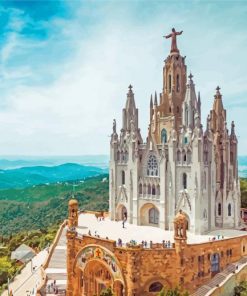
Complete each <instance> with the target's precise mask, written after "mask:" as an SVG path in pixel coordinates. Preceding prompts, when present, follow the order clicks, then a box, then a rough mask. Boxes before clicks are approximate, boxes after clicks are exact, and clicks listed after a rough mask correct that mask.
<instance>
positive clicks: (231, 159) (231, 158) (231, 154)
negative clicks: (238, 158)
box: [230, 151, 233, 163]
mask: <svg viewBox="0 0 247 296" xmlns="http://www.w3.org/2000/svg"><path fill="white" fill-rule="evenodd" d="M230 162H231V163H233V152H232V151H231V152H230Z"/></svg>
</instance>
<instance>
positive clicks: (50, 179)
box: [0, 163, 108, 189]
mask: <svg viewBox="0 0 247 296" xmlns="http://www.w3.org/2000/svg"><path fill="white" fill-rule="evenodd" d="M105 173H108V169H105V168H99V167H95V166H86V165H80V164H76V163H65V164H62V165H58V166H33V167H22V168H17V169H10V170H9V169H8V170H0V188H1V189H5V188H24V187H30V186H34V185H38V184H48V183H55V182H64V181H73V180H83V179H85V178H88V177H93V176H98V175H100V174H105Z"/></svg>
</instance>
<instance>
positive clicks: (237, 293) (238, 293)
mask: <svg viewBox="0 0 247 296" xmlns="http://www.w3.org/2000/svg"><path fill="white" fill-rule="evenodd" d="M234 296H247V281H243V282H241V283H240V284H239V285H238V286H236V287H235V288H234Z"/></svg>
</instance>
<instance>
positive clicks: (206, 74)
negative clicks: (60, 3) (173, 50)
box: [0, 7, 246, 155]
mask: <svg viewBox="0 0 247 296" xmlns="http://www.w3.org/2000/svg"><path fill="white" fill-rule="evenodd" d="M107 9H108V10H107ZM107 9H105V10H102V11H101V16H102V13H104V12H106V15H105V18H104V20H103V21H100V22H99V23H96V24H94V25H92V26H91V27H90V30H89V29H88V28H85V27H84V26H83V24H82V23H81V22H80V19H75V20H74V21H70V22H68V21H63V20H61V19H55V20H53V21H52V23H51V24H49V26H53V25H54V26H56V27H61V32H62V33H61V34H62V35H61V36H62V37H64V38H65V40H64V41H63V40H61V43H60V44H59V46H61V44H62V45H63V47H62V48H61V51H64V50H66V49H65V47H66V44H68V46H69V47H70V48H71V49H72V50H73V55H71V54H69V53H68V57H69V58H67V59H65V60H64V63H61V61H59V62H58V63H57V64H56V62H55V61H54V63H52V64H50V63H47V64H46V60H45V59H44V60H42V61H40V68H39V69H38V68H37V69H35V68H34V67H33V68H30V65H31V63H30V62H29V61H27V65H26V67H23V66H22V67H17V68H16V72H15V71H14V72H11V71H10V70H9V68H7V70H6V71H8V72H6V73H8V74H6V75H5V78H6V79H19V78H23V79H24V78H25V77H29V78H30V79H32V77H33V76H37V75H47V77H49V76H50V75H51V73H52V76H54V75H55V76H56V79H55V80H54V81H50V82H49V83H47V84H45V85H43V84H42V85H38V86H37V85H31V86H30V84H28V83H24V82H23V81H21V82H20V81H19V80H17V81H18V83H17V84H16V85H14V86H12V88H11V89H10V90H9V91H8V93H7V95H6V96H7V97H6V99H7V102H8V108H6V109H4V110H3V111H2V112H1V113H0V134H1V137H0V139H1V140H0V154H19V155H35V154H36V155H40V154H45V155H55V154H56V155H57V154H60V155H65V154H66V155H69V154H71V155H73V154H74V155H76V154H77V155H78V154H94V153H95V154H96V153H98V154H104V153H108V152H109V137H108V136H109V135H110V133H111V127H112V119H113V118H116V119H117V123H118V128H119V129H120V127H121V110H122V108H123V107H124V105H125V98H126V92H127V86H128V85H129V84H130V83H131V84H133V85H134V92H135V95H136V103H137V106H138V107H139V109H140V111H139V114H140V115H139V116H140V124H141V129H142V135H143V138H145V137H146V130H147V124H148V114H149V113H148V106H149V98H150V94H151V93H154V91H155V90H157V91H158V92H160V91H161V89H162V67H163V60H164V58H165V57H166V55H167V54H168V49H169V42H170V41H167V40H164V39H162V36H163V35H164V33H166V32H167V31H168V30H170V27H172V26H173V25H174V26H175V27H176V25H178V29H180V28H181V29H184V34H183V35H182V36H181V37H180V38H179V41H178V43H179V47H180V49H181V54H186V55H187V59H186V60H187V63H188V64H189V67H188V71H190V68H192V73H193V74H194V75H195V83H196V85H197V90H200V91H201V95H202V99H203V108H204V110H205V111H206V112H205V111H204V113H203V115H204V118H205V117H206V113H207V112H208V111H209V109H210V107H211V106H212V103H213V95H214V89H215V87H216V86H217V84H220V85H222V87H223V94H224V95H225V96H226V100H225V105H228V104H230V103H231V100H232V97H230V96H234V94H235V93H236V92H238V93H239V92H240V93H243V92H246V84H244V83H243V82H244V81H246V73H245V67H241V65H239V64H238V63H239V57H236V56H234V55H233V52H235V50H236V49H237V48H238V49H239V53H240V54H241V53H244V51H245V49H246V43H244V41H243V39H241V36H240V35H239V34H235V35H233V36H231V43H229V40H227V39H224V38H222V34H223V35H224V36H225V35H226V33H225V32H224V31H223V27H220V26H219V27H218V28H217V31H215V32H213V31H212V30H210V28H211V29H212V27H213V25H214V22H216V21H217V20H214V19H210V21H211V22H212V24H210V28H206V27H205V22H206V23H207V21H204V25H203V24H202V26H201V28H200V30H201V31H202V32H201V31H199V29H198V28H195V25H194V24H193V23H191V22H190V20H191V16H192V15H191V13H190V11H189V9H187V10H185V11H184V12H182V13H178V14H177V17H176V19H175V18H174V15H172V14H171V13H170V11H169V10H168V9H164V10H163V11H162V10H161V11H159V13H156V15H154V18H153V19H149V20H148V21H146V22H141V21H140V20H135V17H136V15H135V14H134V13H133V11H132V12H131V13H130V14H129V13H128V12H130V11H131V10H130V9H126V10H123V11H122V15H119V14H117V12H116V11H114V10H110V7H107ZM211 10H212V7H209V8H208V11H207V12H205V13H207V14H210V13H211ZM118 12H119V11H118ZM193 13H195V12H193ZM81 15H83V13H80V12H78V16H81ZM197 21H198V17H197V19H195V20H194V22H197ZM46 25H48V24H46ZM83 30H84V31H83ZM201 35H204V37H202V36H201ZM85 36H86V37H85ZM220 36H221V37H220ZM12 38H13V40H9V42H7V43H6V46H5V48H4V49H3V50H2V59H3V60H4V61H6V60H7V59H8V58H9V57H10V56H11V55H12V54H13V49H14V48H17V49H18V46H19V45H20V44H21V45H22V46H24V47H23V48H24V50H25V46H28V45H27V44H29V43H27V44H25V40H20V39H18V38H14V37H12ZM215 40H217V46H215ZM16 42H17V44H16ZM23 42H24V43H23ZM30 42H31V41H30ZM38 42H41V41H38ZM229 44H230V45H231V46H230V47H227V46H228V45H229ZM51 45H52V46H54V47H56V41H55V40H52V39H51V40H47V41H45V42H44V41H42V45H40V44H39V46H44V47H45V46H47V48H48V47H49V46H51ZM22 46H21V47H22ZM57 46H58V45H57ZM29 47H30V44H29ZM32 48H33V49H34V48H35V42H34V43H33V44H32V43H31V49H32ZM38 48H39V47H38V46H37V47H36V49H34V51H37V50H38ZM57 49H58V48H56V50H57ZM48 51H49V48H48ZM51 52H52V51H51ZM55 52H56V51H55ZM48 55H49V52H48ZM30 58H31V57H30ZM54 58H55V57H54ZM221 58H222V59H221ZM231 59H232V60H231ZM226 61H227V62H226ZM236 64H238V66H236ZM35 67H38V64H35ZM36 71H37V72H36ZM230 73H231V74H230ZM241 75H242V76H241ZM239 76H241V77H239ZM25 82H28V81H26V80H25ZM6 83H7V82H6ZM232 107H234V106H232ZM242 110H243V109H242ZM238 111H239V110H238V109H236V108H235V109H234V108H232V109H231V110H229V118H232V117H236V118H235V121H236V127H237V131H238V132H240V133H241V137H240V144H241V149H240V152H242V153H244V152H245V151H244V149H243V148H242V147H246V146H244V145H245V144H246V143H244V142H242V138H243V137H244V132H245V131H246V130H245V128H243V127H241V128H239V125H242V124H243V120H242V119H240V118H239V116H238ZM242 112H243V111H242Z"/></svg>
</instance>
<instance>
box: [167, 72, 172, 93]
mask: <svg viewBox="0 0 247 296" xmlns="http://www.w3.org/2000/svg"><path fill="white" fill-rule="evenodd" d="M168 85H169V94H170V93H171V92H172V76H171V74H169V76H168Z"/></svg>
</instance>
